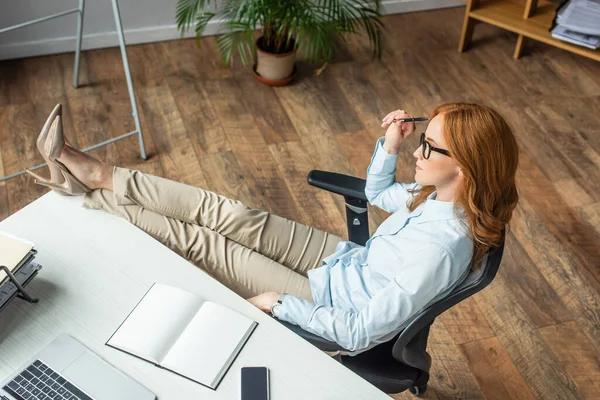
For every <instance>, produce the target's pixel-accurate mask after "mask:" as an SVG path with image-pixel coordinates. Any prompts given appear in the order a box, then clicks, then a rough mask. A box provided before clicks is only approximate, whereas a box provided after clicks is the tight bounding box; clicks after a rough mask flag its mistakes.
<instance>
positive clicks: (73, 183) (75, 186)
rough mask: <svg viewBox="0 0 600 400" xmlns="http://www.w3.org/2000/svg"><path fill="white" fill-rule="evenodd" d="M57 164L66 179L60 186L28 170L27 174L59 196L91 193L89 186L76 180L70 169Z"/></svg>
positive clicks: (57, 162)
mask: <svg viewBox="0 0 600 400" xmlns="http://www.w3.org/2000/svg"><path fill="white" fill-rule="evenodd" d="M54 163H56V167H57V168H58V170H59V171H60V172H61V175H62V177H63V179H64V181H63V183H61V184H58V183H54V182H51V181H48V180H47V179H44V178H42V177H41V176H39V175H36V174H35V173H33V172H31V171H29V170H27V172H28V173H29V174H30V175H31V176H33V177H34V178H35V181H34V182H35V183H37V184H38V185H41V186H46V187H49V188H50V189H52V190H55V191H56V192H58V193H59V194H62V195H66V196H77V195H80V194H84V193H87V192H89V191H90V190H91V189H90V188H89V187H87V185H86V184H85V183H83V182H81V181H80V180H79V179H77V178H75V177H74V176H73V174H71V172H69V169H68V168H67V167H65V166H64V165H63V164H62V163H61V162H60V161H54Z"/></svg>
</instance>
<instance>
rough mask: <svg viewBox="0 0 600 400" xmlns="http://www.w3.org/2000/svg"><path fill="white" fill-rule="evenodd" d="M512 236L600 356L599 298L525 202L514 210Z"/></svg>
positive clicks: (576, 264)
mask: <svg viewBox="0 0 600 400" xmlns="http://www.w3.org/2000/svg"><path fill="white" fill-rule="evenodd" d="M511 232H512V234H513V235H514V236H515V238H517V239H518V240H519V243H520V244H521V246H522V247H523V249H524V250H525V251H526V252H527V254H528V255H529V257H530V258H531V260H532V261H533V262H534V264H535V265H536V266H537V268H538V269H539V270H540V272H541V274H542V275H543V276H544V278H545V279H546V281H547V282H548V283H549V284H550V285H551V286H552V288H553V289H554V291H555V292H556V294H557V295H558V297H559V298H560V299H561V301H562V303H563V304H564V306H565V307H566V309H567V311H568V312H569V313H570V314H571V315H572V316H573V318H575V319H576V320H577V321H578V322H579V324H580V325H581V327H582V328H583V330H584V332H585V333H586V334H587V335H588V338H589V339H590V340H591V342H592V343H594V345H595V351H596V352H599V353H600V316H599V315H598V309H600V294H599V293H598V292H597V291H596V290H594V288H593V287H592V285H590V282H589V280H588V279H587V277H586V276H585V275H584V274H583V273H582V271H581V268H580V267H579V265H578V263H577V262H576V260H575V259H574V257H573V256H572V255H571V254H570V253H569V252H568V251H567V250H566V249H565V247H564V246H563V245H562V244H561V243H560V242H559V241H558V239H557V238H556V237H554V235H553V234H552V233H551V232H550V230H549V229H548V227H547V226H546V225H545V224H544V223H543V222H542V221H541V220H540V218H539V217H537V216H536V214H535V211H534V210H533V208H532V206H531V205H530V204H529V202H528V201H527V200H526V199H521V200H520V204H519V207H517V208H516V209H515V214H514V217H513V219H512V221H511Z"/></svg>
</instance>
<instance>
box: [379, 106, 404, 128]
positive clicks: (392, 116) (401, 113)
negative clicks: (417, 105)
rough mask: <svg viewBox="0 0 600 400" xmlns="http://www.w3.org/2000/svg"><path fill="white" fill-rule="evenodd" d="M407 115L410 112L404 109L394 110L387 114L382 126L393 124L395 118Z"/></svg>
mask: <svg viewBox="0 0 600 400" xmlns="http://www.w3.org/2000/svg"><path fill="white" fill-rule="evenodd" d="M407 115H408V114H407V113H406V112H405V111H404V110H396V111H392V112H391V113H389V114H388V115H386V116H385V117H384V118H383V120H382V121H383V122H382V124H381V127H385V126H387V125H389V124H391V123H392V122H394V120H397V119H400V118H405V117H406V116H407Z"/></svg>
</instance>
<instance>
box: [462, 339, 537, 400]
mask: <svg viewBox="0 0 600 400" xmlns="http://www.w3.org/2000/svg"><path fill="white" fill-rule="evenodd" d="M461 348H462V350H463V352H464V354H465V356H466V357H467V360H468V361H469V366H470V368H471V371H473V374H474V375H475V379H477V382H479V386H480V387H481V390H483V393H484V394H485V398H486V399H488V400H508V399H520V400H529V399H531V400H533V399H535V398H536V397H535V395H534V394H533V393H532V392H531V389H530V388H529V387H528V386H527V384H526V383H525V382H524V381H523V378H522V377H521V374H520V373H519V371H517V368H516V367H515V364H514V363H513V362H512V360H511V359H510V356H509V355H508V354H507V353H506V350H505V349H504V347H503V346H502V343H500V341H499V340H498V338H496V337H491V338H488V339H483V340H477V341H474V342H469V343H464V344H462V345H461Z"/></svg>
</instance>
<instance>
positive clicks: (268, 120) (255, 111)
mask: <svg viewBox="0 0 600 400" xmlns="http://www.w3.org/2000/svg"><path fill="white" fill-rule="evenodd" d="M248 69H250V67H248ZM236 80H237V82H238V85H239V86H240V89H241V91H242V93H244V94H245V95H243V96H242V100H243V101H244V104H245V105H246V108H247V109H248V110H249V111H250V112H251V113H252V115H253V116H254V121H255V122H256V125H257V126H258V129H259V130H260V132H261V133H262V135H263V138H264V139H265V143H267V144H273V143H281V142H289V141H297V140H300V138H299V137H298V134H297V133H296V130H295V129H294V126H293V125H292V123H291V121H290V119H289V117H288V115H287V114H286V112H285V110H284V109H283V107H282V106H281V103H280V102H279V99H278V98H277V96H276V94H275V91H276V90H277V89H276V88H272V87H270V86H266V85H264V84H262V83H260V82H258V81H257V80H256V79H255V78H254V77H253V76H251V75H250V74H243V75H242V76H239V75H236Z"/></svg>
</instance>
